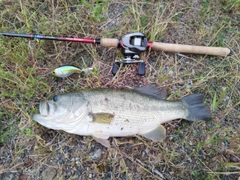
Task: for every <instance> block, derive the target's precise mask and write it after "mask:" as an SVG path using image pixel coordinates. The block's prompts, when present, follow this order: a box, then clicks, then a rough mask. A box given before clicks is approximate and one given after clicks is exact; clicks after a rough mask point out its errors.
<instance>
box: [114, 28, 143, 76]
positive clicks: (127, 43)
mask: <svg viewBox="0 0 240 180" xmlns="http://www.w3.org/2000/svg"><path fill="white" fill-rule="evenodd" d="M120 47H121V52H122V54H123V56H124V58H123V59H120V60H115V62H114V63H113V68H112V73H113V74H114V75H115V74H116V73H117V71H118V69H119V67H120V64H121V63H123V64H132V63H139V65H138V74H139V75H141V76H143V75H145V62H144V60H140V59H139V58H140V54H141V53H142V52H144V51H146V49H147V47H148V42H147V38H146V37H145V36H144V34H143V33H139V32H137V33H130V34H126V35H124V36H123V37H122V39H121V41H120Z"/></svg>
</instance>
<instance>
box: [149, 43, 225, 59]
mask: <svg viewBox="0 0 240 180" xmlns="http://www.w3.org/2000/svg"><path fill="white" fill-rule="evenodd" d="M152 49H153V50H155V51H167V52H176V53H177V52H179V53H192V54H207V55H215V56H227V55H228V54H229V53H230V49H228V48H223V47H207V46H192V45H183V44H170V43H160V42H153V44H152Z"/></svg>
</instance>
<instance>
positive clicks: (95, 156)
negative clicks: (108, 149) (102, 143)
mask: <svg viewBox="0 0 240 180" xmlns="http://www.w3.org/2000/svg"><path fill="white" fill-rule="evenodd" d="M101 155H102V150H101V149H97V150H95V151H94V152H92V153H90V157H91V158H92V159H94V160H95V159H99V158H100V156H101Z"/></svg>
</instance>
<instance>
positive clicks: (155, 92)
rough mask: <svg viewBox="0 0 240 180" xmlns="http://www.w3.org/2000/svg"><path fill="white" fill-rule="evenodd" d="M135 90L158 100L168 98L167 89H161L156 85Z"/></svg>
mask: <svg viewBox="0 0 240 180" xmlns="http://www.w3.org/2000/svg"><path fill="white" fill-rule="evenodd" d="M134 90H135V91H137V92H139V93H142V94H146V95H148V96H152V97H155V98H157V99H166V97H167V91H166V89H165V88H162V89H160V88H159V87H157V86H156V85H154V84H148V85H145V86H142V87H139V88H135V89H134Z"/></svg>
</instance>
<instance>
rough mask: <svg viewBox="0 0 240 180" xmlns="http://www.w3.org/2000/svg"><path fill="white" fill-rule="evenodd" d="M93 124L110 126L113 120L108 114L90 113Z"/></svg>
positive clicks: (112, 116)
mask: <svg viewBox="0 0 240 180" xmlns="http://www.w3.org/2000/svg"><path fill="white" fill-rule="evenodd" d="M91 115H92V117H93V122H94V123H102V124H110V123H111V122H112V120H113V118H114V115H113V114H110V113H91Z"/></svg>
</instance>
